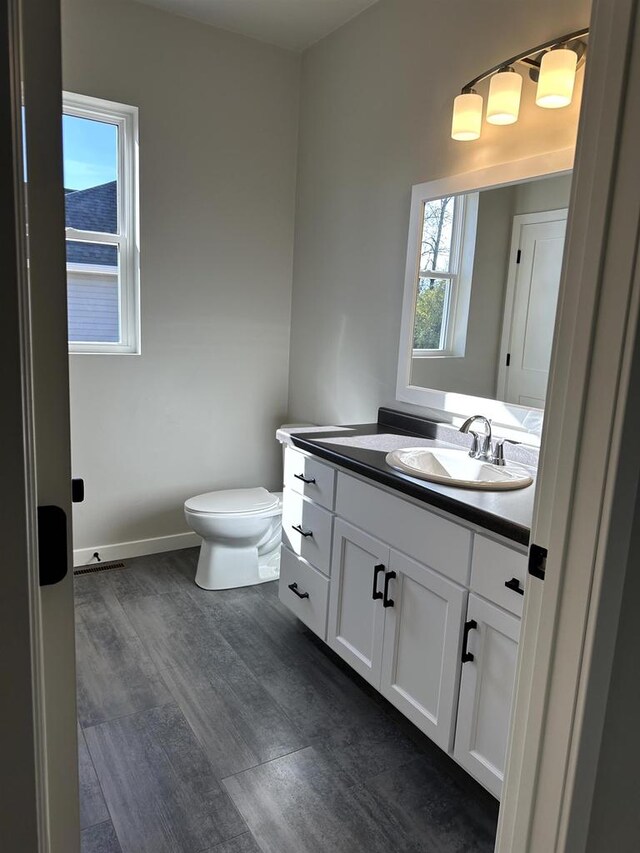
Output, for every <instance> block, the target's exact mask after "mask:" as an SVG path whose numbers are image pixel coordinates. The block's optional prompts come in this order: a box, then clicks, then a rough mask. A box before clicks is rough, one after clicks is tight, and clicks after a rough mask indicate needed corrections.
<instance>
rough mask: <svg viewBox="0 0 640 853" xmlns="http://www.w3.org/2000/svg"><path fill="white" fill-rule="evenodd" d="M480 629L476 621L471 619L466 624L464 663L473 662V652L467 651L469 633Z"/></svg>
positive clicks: (463, 642) (463, 651)
mask: <svg viewBox="0 0 640 853" xmlns="http://www.w3.org/2000/svg"><path fill="white" fill-rule="evenodd" d="M477 627H478V623H477V622H476V620H475V619H469V621H468V622H465V623H464V634H463V636H462V663H467V661H472V660H473V655H472V654H471V652H468V651H467V643H468V642H469V631H474V630H475V629H476V628H477Z"/></svg>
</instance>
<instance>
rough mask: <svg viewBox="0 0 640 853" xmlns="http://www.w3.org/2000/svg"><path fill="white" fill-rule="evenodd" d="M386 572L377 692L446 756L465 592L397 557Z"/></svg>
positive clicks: (403, 557) (452, 712) (452, 727)
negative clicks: (390, 574)
mask: <svg viewBox="0 0 640 853" xmlns="http://www.w3.org/2000/svg"><path fill="white" fill-rule="evenodd" d="M390 566H391V569H392V571H394V572H395V573H396V577H395V578H394V579H393V580H391V581H390V583H389V585H388V588H389V594H388V597H387V604H391V601H392V602H393V604H392V605H391V606H388V607H386V608H385V626H384V650H383V656H382V678H381V692H382V693H383V695H384V696H386V698H387V699H388V700H389V701H390V702H391V703H392V704H394V705H395V706H396V707H397V708H398V709H399V710H400V711H402V713H403V714H405V716H407V717H408V718H409V719H410V720H411V721H412V722H413V723H415V725H416V726H417V727H418V728H419V729H421V730H422V731H423V732H424V733H425V734H426V735H428V736H429V737H430V738H431V739H432V740H434V741H435V742H436V743H437V744H438V746H441V747H442V748H443V749H444V750H446V751H450V749H451V747H452V745H453V730H454V717H455V710H456V699H457V686H458V679H459V676H460V645H461V632H462V620H463V618H464V613H465V609H466V601H467V591H466V590H465V589H463V587H461V586H458V584H456V583H453V582H452V581H449V580H447V579H446V578H443V577H442V576H441V575H438V574H436V573H435V572H433V571H431V569H428V568H427V567H426V566H423V565H421V564H420V563H416V562H415V561H414V560H410V559H409V558H408V557H405V556H403V555H402V554H398V553H397V552H396V551H391V560H390Z"/></svg>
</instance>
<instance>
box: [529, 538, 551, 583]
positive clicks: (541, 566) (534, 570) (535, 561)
mask: <svg viewBox="0 0 640 853" xmlns="http://www.w3.org/2000/svg"><path fill="white" fill-rule="evenodd" d="M547 554H548V551H547V549H546V548H543V547H542V546H541V545H532V546H531V547H530V548H529V574H530V575H533V576H534V578H539V579H540V580H541V581H543V580H544V576H545V572H546V571H547Z"/></svg>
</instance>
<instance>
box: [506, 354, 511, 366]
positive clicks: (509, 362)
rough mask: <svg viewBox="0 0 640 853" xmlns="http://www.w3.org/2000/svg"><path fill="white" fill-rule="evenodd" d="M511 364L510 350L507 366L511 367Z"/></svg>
mask: <svg viewBox="0 0 640 853" xmlns="http://www.w3.org/2000/svg"><path fill="white" fill-rule="evenodd" d="M510 364H511V353H510V352H508V353H507V367H509V365H510Z"/></svg>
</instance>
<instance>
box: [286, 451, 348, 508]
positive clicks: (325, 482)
mask: <svg viewBox="0 0 640 853" xmlns="http://www.w3.org/2000/svg"><path fill="white" fill-rule="evenodd" d="M335 476H336V472H335V471H334V469H333V468H331V467H330V466H329V465H323V463H322V462H318V460H317V459H314V457H313V456H305V455H304V453H300V452H299V451H297V450H294V449H293V448H292V447H287V449H286V451H285V454H284V485H285V488H288V489H293V491H294V492H298V493H299V494H301V495H304V496H305V497H307V498H310V499H311V500H312V501H315V502H316V503H318V504H320V506H324V507H326V508H327V509H333V495H334V485H335Z"/></svg>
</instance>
